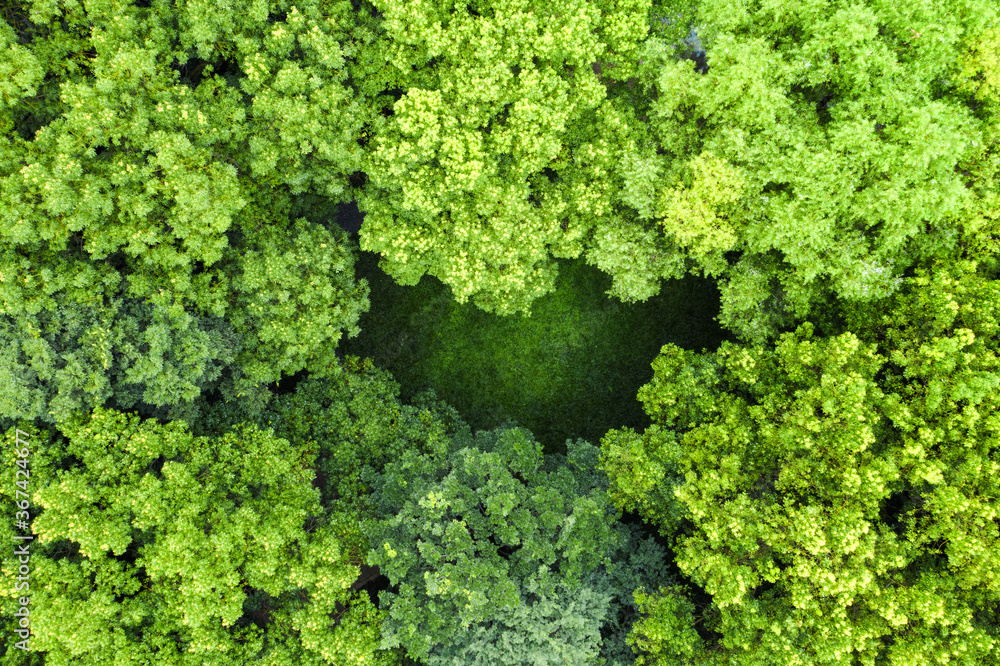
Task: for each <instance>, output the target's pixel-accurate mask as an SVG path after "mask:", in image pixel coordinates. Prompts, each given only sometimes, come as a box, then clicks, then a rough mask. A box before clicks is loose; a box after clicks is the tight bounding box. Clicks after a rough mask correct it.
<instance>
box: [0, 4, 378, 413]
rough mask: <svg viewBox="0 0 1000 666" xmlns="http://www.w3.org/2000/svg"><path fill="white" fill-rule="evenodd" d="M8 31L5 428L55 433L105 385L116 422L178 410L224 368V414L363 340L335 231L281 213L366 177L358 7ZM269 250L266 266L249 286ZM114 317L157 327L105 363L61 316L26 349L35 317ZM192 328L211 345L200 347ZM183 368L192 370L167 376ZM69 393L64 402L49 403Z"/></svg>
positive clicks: (1, 196)
mask: <svg viewBox="0 0 1000 666" xmlns="http://www.w3.org/2000/svg"><path fill="white" fill-rule="evenodd" d="M245 10H246V11H245ZM206 17H209V18H206ZM4 19H5V22H4V23H2V24H0V25H2V26H3V27H2V29H0V40H2V43H3V46H2V48H0V54H2V55H0V58H2V61H0V63H2V64H0V69H2V70H3V71H5V72H8V73H9V74H10V83H9V84H8V83H4V84H0V85H3V86H5V87H4V88H3V90H2V93H3V94H2V97H3V100H4V101H3V103H2V104H0V126H3V127H5V128H6V129H7V130H8V131H5V132H4V135H3V139H2V140H0V239H2V241H3V242H2V243H0V246H2V247H0V305H2V308H3V309H2V310H0V319H4V325H5V326H6V331H7V333H9V334H10V336H11V340H12V342H13V348H12V350H11V351H9V352H8V355H13V356H15V357H17V358H15V359H13V360H14V361H15V364H20V365H21V367H20V368H18V367H15V368H14V369H12V370H11V372H13V373H14V374H19V375H22V376H21V377H18V378H16V380H17V382H18V391H19V396H20V397H18V398H17V400H19V401H20V402H21V403H22V404H19V405H17V406H11V405H7V406H8V407H9V408H10V409H9V410H8V411H7V412H5V415H6V416H8V417H19V416H22V415H29V413H28V412H26V411H25V410H29V411H30V416H32V417H41V418H43V419H49V418H52V417H55V416H56V414H58V415H60V416H66V415H67V414H68V413H69V412H68V410H71V408H73V407H75V406H79V407H81V408H82V409H85V410H87V409H89V408H91V407H93V406H94V405H98V404H102V403H103V400H104V399H105V398H107V397H108V396H109V395H111V394H115V395H117V394H118V392H119V389H120V386H118V385H119V384H121V385H124V386H128V387H133V388H132V389H129V390H130V391H131V392H129V390H127V391H126V393H128V396H127V398H125V399H123V400H122V402H121V405H120V406H123V407H130V406H131V405H132V404H133V403H134V402H135V401H136V400H140V399H141V400H144V401H146V402H147V403H148V404H150V405H153V406H156V407H159V406H165V405H166V406H172V407H176V406H177V405H179V404H181V403H185V402H187V401H189V400H190V399H191V398H192V396H194V395H196V394H198V393H199V392H200V391H203V390H205V389H206V388H207V387H208V384H209V383H210V382H211V381H213V380H214V377H215V375H217V374H218V373H219V371H220V370H219V368H221V367H225V368H227V369H229V370H231V372H229V373H226V377H225V378H224V380H223V383H224V385H223V386H221V387H220V388H222V390H223V393H224V394H225V395H226V396H227V397H228V398H230V399H233V398H237V397H240V396H241V394H243V395H245V396H247V397H248V398H249V399H251V400H252V401H253V402H255V403H258V404H260V403H262V402H263V401H264V398H265V396H264V395H263V393H262V389H261V385H264V384H267V383H270V382H273V381H275V380H277V379H278V378H280V377H281V375H282V373H283V372H287V373H294V372H295V371H297V370H299V369H301V368H304V367H306V366H307V365H310V364H314V365H323V364H325V363H327V362H328V361H329V360H330V358H332V353H333V348H334V347H335V346H336V343H337V340H338V339H339V337H340V335H341V333H342V332H343V331H347V332H348V333H349V334H354V333H356V332H357V328H356V323H357V317H358V314H359V313H360V312H361V311H362V310H363V309H364V308H366V307H367V301H366V288H365V286H364V285H363V284H361V285H358V284H355V283H354V280H353V276H352V275H351V271H350V268H351V264H352V261H353V258H352V257H351V256H350V254H349V252H347V251H346V250H345V249H344V248H343V247H342V245H343V244H344V242H345V236H344V235H343V234H336V233H335V232H328V231H327V229H326V228H325V227H322V225H329V224H330V223H331V222H330V221H329V220H314V219H311V221H310V222H309V223H308V224H306V223H304V222H302V221H300V220H298V219H297V218H296V219H294V220H293V219H290V218H289V215H288V213H289V211H290V209H291V207H292V201H291V197H292V196H293V195H296V194H299V193H303V194H304V193H307V192H308V193H311V194H313V195H320V196H324V197H327V198H329V199H330V200H332V201H333V202H334V203H337V202H339V201H343V200H345V199H346V198H347V196H348V195H347V187H346V186H347V182H346V181H347V179H348V176H349V175H350V174H353V173H355V172H357V171H358V170H359V169H360V166H361V161H362V160H361V146H360V145H359V143H358V141H357V140H356V138H357V134H358V133H359V132H360V128H361V127H362V126H363V125H364V124H365V122H366V118H367V117H368V116H369V114H370V113H369V110H368V107H367V106H366V104H365V103H362V102H361V101H360V100H361V98H360V97H358V96H357V95H356V94H355V93H354V91H353V90H352V89H351V88H350V86H349V85H348V83H347V79H348V72H347V70H346V65H345V58H346V57H348V56H350V55H352V54H354V52H355V45H354V40H353V38H351V37H350V33H351V27H352V26H353V24H354V18H353V10H352V7H351V4H350V2H347V1H346V0H344V1H341V2H334V3H330V2H319V1H318V0H306V1H305V2H297V3H296V6H295V7H292V6H291V2H287V1H282V2H279V3H277V4H274V3H271V4H270V5H269V4H268V3H266V2H254V3H248V7H245V8H241V7H238V6H236V7H234V6H232V5H231V4H227V3H215V2H191V3H181V4H179V5H177V6H174V4H171V3H164V2H154V3H152V5H150V6H148V7H140V6H134V5H121V4H120V3H116V2H109V1H107V0H93V1H88V2H86V3H84V4H80V3H55V4H52V3H44V2H30V3H22V4H21V5H17V6H11V8H9V11H8V10H5V14H4ZM11 86H13V87H11ZM296 243H298V246H296ZM293 248H297V249H293ZM262 253H273V256H272V257H271V258H269V260H268V261H269V262H270V263H269V268H268V269H267V271H266V272H265V273H266V274H264V275H256V274H252V272H253V269H254V268H256V264H253V266H252V267H251V269H247V264H249V263H250V262H257V261H258V260H259V259H260V257H261V255H262ZM277 262H290V263H288V264H287V265H286V264H279V263H277ZM282 280H283V281H285V282H286V284H285V287H284V288H279V287H278V286H276V282H275V281H282ZM102 297H103V299H104V300H103V303H102ZM115 299H121V300H122V301H123V302H126V303H132V302H134V301H141V302H147V305H139V306H137V307H139V308H140V309H143V308H146V309H148V308H149V306H152V307H154V308H158V309H164V311H169V313H170V314H169V319H170V322H171V323H167V322H166V321H165V320H163V321H161V320H159V319H158V320H156V321H155V322H150V321H149V319H150V317H149V316H145V318H143V317H140V316H136V319H137V321H136V322H133V323H132V324H127V325H126V324H124V323H123V324H122V330H121V331H115V329H114V326H111V330H112V331H113V334H112V335H111V337H112V338H115V337H116V336H117V339H118V343H117V344H118V345H119V347H118V348H116V347H115V343H109V344H111V347H110V348H109V349H110V351H109V350H108V349H105V350H104V351H103V352H101V355H100V358H99V359H97V361H99V362H97V361H94V360H92V359H90V356H92V355H93V354H94V353H96V352H94V350H93V349H91V348H89V347H87V348H82V349H81V348H74V343H75V342H76V338H77V335H76V333H75V330H74V331H71V330H68V329H67V327H69V326H70V325H69V324H68V323H67V322H61V323H60V322H56V321H54V320H53V319H52V317H53V315H41V319H42V320H43V321H42V322H41V323H42V324H43V328H44V327H48V329H49V330H47V331H46V330H38V331H36V329H38V326H39V322H35V321H33V319H34V318H39V316H40V313H43V312H46V311H47V312H52V311H55V310H59V311H62V310H65V309H67V308H68V309H69V310H71V311H73V310H74V308H75V309H80V308H84V309H85V308H93V307H102V306H103V307H107V308H109V309H110V310H112V311H113V310H114V306H113V305H107V303H113V302H114V300H115ZM305 308H309V310H310V316H309V317H303V316H302V312H303V310H304V309H305ZM262 310H269V311H270V314H271V315H273V316H274V319H273V320H270V319H269V316H270V315H269V316H267V317H265V316H264V315H262V312H261V311H262ZM157 312H159V310H157ZM317 312H318V313H321V314H319V315H317V314H316V313H317ZM109 316H113V315H109ZM156 316H157V317H161V315H156ZM162 316H165V315H162ZM26 317H27V318H28V319H25V318H26ZM29 320H32V321H29ZM220 320H224V322H221V323H219V321H220ZM205 321H212V322H214V323H212V324H211V325H210V326H208V327H207V328H216V329H218V331H217V332H216V333H218V334H214V333H208V332H206V331H205V330H200V331H199V330H198V329H199V328H200V329H205V328H206V326H204V325H202V324H201V323H200V322H205ZM216 323H218V325H216ZM103 327H104V328H108V323H107V322H105V323H104V324H103ZM171 331H173V332H171ZM185 331H186V332H185ZM221 331H229V333H231V334H232V335H230V334H229V333H227V334H226V335H228V336H229V339H226V340H224V341H223V340H221V338H220V335H222V333H221ZM35 333H38V336H40V339H42V340H44V341H45V342H47V343H48V345H49V348H48V349H40V348H38V349H36V347H38V346H39V344H40V343H36V342H32V341H33V340H35V338H36V336H35ZM53 336H57V337H58V336H63V337H64V338H67V337H68V338H70V339H69V340H66V339H63V340H61V341H60V343H59V344H56V343H54V342H53V339H52V338H53ZM223 337H225V336H223ZM137 338H138V339H137ZM170 338H173V339H172V341H170V342H168V340H169V339H170ZM87 344H88V345H89V344H91V341H90V340H89V339H88V341H87ZM94 344H97V345H98V347H100V344H98V343H97V342H94ZM101 344H103V343H101ZM53 345H54V346H53ZM108 354H110V356H109V355H108ZM136 354H137V356H136ZM183 355H187V356H188V357H190V359H189V360H188V361H187V362H188V363H190V364H191V367H183V368H177V369H176V370H174V369H172V368H171V367H170V365H171V364H178V365H183V364H184V362H185V361H181V360H180V358H181V356H183ZM70 356H72V357H74V358H75V359H76V360H73V359H70V358H69V357H70ZM43 357H44V358H43ZM29 358H30V359H35V360H34V362H35V366H32V367H31V369H25V368H24V364H27V363H29V361H28V359H29ZM126 358H127V360H128V362H125V361H124V360H123V361H122V363H123V367H122V368H121V369H120V370H115V367H116V364H117V363H119V360H120V359H126ZM274 359H277V360H276V362H275V360H274ZM74 363H76V364H77V365H78V366H79V367H75V366H74ZM95 363H96V365H95ZM236 364H242V365H243V367H242V368H241V369H237V368H236V367H235V365H236ZM95 367H97V368H101V370H106V371H108V372H106V373H103V374H105V375H106V376H104V377H101V376H94V374H95V370H94V368H95ZM66 368H69V369H68V370H67V369H66ZM35 372H37V374H38V377H37V378H36V377H34V376H33V373H35ZM116 372H117V373H118V374H119V375H121V376H120V377H117V378H116V377H115V373H116ZM59 373H62V374H63V375H67V377H65V378H63V379H59V378H57V377H56V375H58V374H59ZM97 374H98V375H100V374H102V373H100V372H98V373H97ZM69 375H71V376H72V377H70V376H69ZM159 375H162V378H160V377H159ZM32 383H37V384H39V386H37V387H36V386H33V385H32ZM81 384H82V385H84V387H83V388H80V387H79V386H78V385H81ZM133 385H134V386H133ZM64 386H65V388H66V390H64V391H62V394H63V395H62V397H61V398H60V400H62V401H63V402H65V403H66V404H65V405H62V404H60V405H56V407H55V408H54V409H52V408H50V406H49V405H47V404H45V403H46V402H47V401H48V400H49V398H48V396H51V395H56V394H60V390H61V389H62V388H63V387H64ZM134 387H139V388H134ZM81 391H82V393H83V394H85V397H84V395H82V394H81ZM5 401H6V402H9V400H5ZM258 406H259V405H258ZM50 411H51V412H53V414H49V413H48V412H50ZM179 414H180V412H176V410H175V412H174V416H178V415H179ZM185 416H186V417H187V416H190V417H192V418H193V415H191V414H185Z"/></svg>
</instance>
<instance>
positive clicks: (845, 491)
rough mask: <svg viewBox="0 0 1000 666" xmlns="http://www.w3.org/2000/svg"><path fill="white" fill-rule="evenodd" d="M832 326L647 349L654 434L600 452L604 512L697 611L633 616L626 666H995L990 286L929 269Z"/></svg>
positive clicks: (996, 312) (658, 603) (999, 374)
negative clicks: (666, 542)
mask: <svg viewBox="0 0 1000 666" xmlns="http://www.w3.org/2000/svg"><path fill="white" fill-rule="evenodd" d="M846 317H847V319H848V326H849V327H850V329H851V330H856V331H858V334H854V333H851V332H846V333H842V334H840V335H837V336H834V337H830V338H824V339H814V338H813V327H812V325H811V324H808V323H807V324H803V325H802V326H800V327H799V328H798V329H797V330H796V331H795V332H794V333H786V334H783V335H782V336H781V338H780V340H779V341H778V343H777V345H776V346H775V347H774V348H773V349H768V348H753V347H745V346H738V345H733V344H730V343H728V342H724V343H723V344H722V346H721V348H720V350H719V351H718V352H717V353H715V354H705V355H698V354H694V353H692V352H685V351H683V350H680V349H678V348H676V347H673V346H671V345H667V346H666V347H664V350H663V353H662V354H661V356H660V358H658V359H657V361H656V362H655V363H654V370H655V377H654V379H653V381H652V382H650V383H649V384H648V385H647V386H646V387H644V388H643V390H642V391H641V392H640V396H639V397H640V399H641V400H642V401H643V404H644V406H645V408H646V410H647V412H648V413H649V415H650V417H651V418H652V419H653V421H654V423H655V426H654V427H652V428H650V429H649V430H647V432H646V433H644V434H643V435H638V434H636V433H635V432H632V431H613V432H611V433H609V434H608V436H607V437H606V438H605V439H604V440H603V441H602V461H601V464H600V468H601V469H603V470H606V472H607V474H608V476H609V477H610V479H611V486H610V491H609V492H610V495H611V497H612V498H613V499H614V501H615V503H616V504H617V505H618V506H620V507H622V508H626V509H634V510H636V511H638V512H639V513H640V514H641V515H643V516H644V517H645V518H646V519H648V520H651V521H653V522H654V523H655V524H657V525H659V526H660V528H661V530H663V532H664V533H665V534H666V535H668V536H669V537H670V538H671V540H672V542H673V543H674V548H675V551H676V563H677V565H678V567H679V568H680V569H681V571H682V572H683V573H684V574H685V575H686V576H688V577H689V578H690V579H691V580H692V581H693V582H694V583H697V584H698V585H699V586H701V587H702V588H703V589H704V590H705V591H706V592H707V593H708V594H709V595H711V598H712V599H711V603H710V604H709V605H708V606H704V607H696V606H694V605H693V604H692V603H691V601H690V598H689V596H688V594H687V592H686V591H685V590H684V588H683V587H670V588H666V587H665V588H663V589H661V590H659V591H658V592H656V593H651V594H649V593H644V594H643V595H641V596H639V597H637V600H638V601H639V602H640V603H641V604H642V606H643V609H644V612H645V613H646V617H645V618H644V619H643V620H642V621H640V622H639V623H637V625H636V626H635V628H634V631H633V634H632V637H631V640H632V642H633V643H634V644H635V645H636V646H638V647H639V648H641V649H642V650H643V655H644V656H643V657H642V658H640V660H639V662H638V663H642V664H666V663H677V662H676V661H675V660H678V659H683V660H686V661H685V662H684V663H705V664H762V665H763V664H769V665H770V664H775V665H777V664H820V663H832V664H844V665H845V666H846V665H847V664H855V663H862V664H878V663H886V664H945V663H961V664H970V665H971V664H985V663H992V662H993V661H995V660H996V659H997V658H1000V632H998V631H997V626H1000V624H998V620H1000V616H998V615H997V609H998V608H1000V587H998V583H997V581H998V580H1000V559H998V556H997V554H998V553H1000V529H998V527H997V520H996V519H997V517H998V515H1000V514H998V513H997V511H998V509H997V507H998V503H1000V484H998V478H1000V461H998V449H1000V417H998V416H997V415H998V414H1000V398H998V396H1000V357H998V347H1000V344H998V340H1000V336H998V328H997V326H998V324H997V322H998V321H1000V285H998V283H997V282H996V281H995V280H989V279H986V278H985V277H983V276H981V275H977V274H976V273H975V264H967V263H966V264H962V263H956V264H953V265H951V267H948V266H940V265H939V266H936V267H935V268H934V269H933V270H931V271H923V270H921V271H918V275H917V277H915V278H912V279H908V280H906V282H905V284H904V286H903V288H902V289H901V291H900V293H899V294H897V295H896V296H895V297H893V298H891V299H887V300H886V301H885V302H883V303H880V306H879V308H878V309H877V310H873V309H872V308H871V307H870V306H869V307H860V306H858V307H854V308H853V309H852V308H848V309H847V310H846ZM859 337H860V338H861V339H859ZM696 618H697V619H698V621H699V622H700V624H701V625H702V627H703V628H704V629H705V630H706V631H707V632H715V634H714V636H715V637H714V638H709V637H710V636H712V635H713V634H711V633H706V634H705V635H704V636H699V634H697V633H696V632H695V631H694V622H695V619H696Z"/></svg>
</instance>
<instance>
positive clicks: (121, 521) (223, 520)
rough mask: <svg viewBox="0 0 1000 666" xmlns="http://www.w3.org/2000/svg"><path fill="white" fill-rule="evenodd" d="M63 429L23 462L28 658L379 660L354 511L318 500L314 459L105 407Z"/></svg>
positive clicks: (254, 435) (255, 439)
mask: <svg viewBox="0 0 1000 666" xmlns="http://www.w3.org/2000/svg"><path fill="white" fill-rule="evenodd" d="M60 428H61V431H62V435H63V436H65V438H66V440H65V441H63V440H61V439H60V438H53V437H51V436H50V437H49V442H48V446H46V447H44V448H43V449H40V450H36V451H34V452H33V455H32V466H31V478H32V480H33V485H34V487H35V491H34V492H33V493H32V495H33V497H34V500H33V502H34V503H36V504H37V506H38V507H40V508H41V513H40V514H39V515H38V516H37V517H36V518H34V520H33V524H32V530H33V532H34V533H35V534H37V535H38V543H37V545H35V546H34V547H33V552H32V557H31V569H32V571H31V612H32V641H31V649H32V650H33V651H44V652H45V656H46V663H49V664H84V663H85V664H146V665H148V664H219V665H222V664H234V665H235V664H247V663H262V664H274V665H275V666H277V665H279V664H280V665H285V664H290V663H297V664H315V665H317V666H319V665H320V664H330V663H340V664H346V663H357V664H360V663H365V664H378V663H390V662H389V661H388V655H387V654H385V653H382V652H380V651H378V650H377V646H376V643H377V639H378V634H379V621H380V618H381V615H382V613H381V612H380V611H378V610H376V609H375V608H374V607H373V606H372V604H371V601H370V600H369V599H368V595H367V593H365V592H364V591H360V592H358V591H352V590H350V589H348V588H349V587H350V586H351V584H352V583H353V582H354V580H355V579H356V578H357V577H358V573H359V571H360V569H359V566H358V565H359V564H360V562H359V561H358V559H357V555H356V554H353V555H352V553H353V552H354V551H355V550H356V544H355V543H354V542H353V541H352V539H351V538H350V536H349V535H351V534H354V533H356V531H357V516H356V515H350V514H347V513H345V512H328V511H326V510H325V509H324V508H323V507H322V506H321V504H320V494H319V491H318V490H317V489H316V488H314V487H313V484H312V480H313V477H314V471H313V464H314V458H315V455H316V452H315V450H311V449H308V448H307V447H305V446H300V445H295V444H291V443H289V442H288V441H287V440H285V439H281V438H278V437H275V436H274V435H273V434H272V433H270V432H269V431H264V430H260V429H258V428H256V427H253V426H249V427H238V428H235V429H233V430H232V431H230V432H227V433H226V434H225V435H223V436H221V437H194V436H192V435H191V434H190V433H189V432H188V430H187V428H186V427H185V426H184V424H183V423H182V422H173V423H169V424H167V425H162V426H161V425H159V424H158V423H157V422H156V421H155V420H152V419H150V420H141V419H139V418H137V417H134V416H130V415H127V414H121V413H118V412H113V411H107V410H104V409H103V408H98V409H96V410H94V412H93V414H92V415H90V416H89V417H86V418H84V417H75V418H74V419H72V420H70V421H67V422H64V423H61V424H60ZM30 434H31V435H32V437H31V438H30V440H31V441H35V442H41V441H42V434H41V433H38V432H37V431H36V430H34V429H31V431H30ZM7 435H8V436H9V437H8V438H9V439H12V438H13V433H12V432H9V433H7ZM5 469H11V470H12V469H13V465H10V466H6V467H5ZM7 476H10V477H13V473H12V472H11V473H10V474H9V475H8V474H7V473H6V472H5V475H4V478H5V479H6V478H7ZM12 486H13V483H12V482H11V483H9V484H7V485H6V486H5V488H4V491H3V492H4V496H5V498H7V499H10V496H11V495H12V492H11V491H9V490H8V487H12ZM5 504H7V505H8V506H13V502H5ZM11 517H12V516H11ZM11 522H12V521H7V522H6V523H5V525H6V526H5V527H4V530H3V531H4V533H5V534H6V535H8V536H10V534H11V528H10V527H9V525H10V524H11ZM341 535H348V536H347V537H344V536H341ZM8 541H9V539H8ZM15 560H16V558H7V557H5V558H4V574H5V576H6V575H13V573H12V572H13V571H14V568H15V567H16V564H15ZM11 594H12V592H11V591H10V590H5V592H4V596H5V597H7V599H6V601H5V613H4V615H9V612H7V607H9V606H10V605H11V604H12V600H11Z"/></svg>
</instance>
